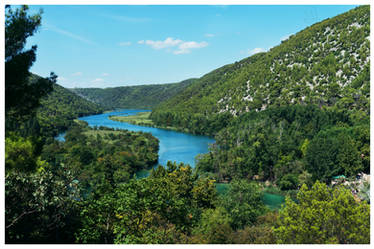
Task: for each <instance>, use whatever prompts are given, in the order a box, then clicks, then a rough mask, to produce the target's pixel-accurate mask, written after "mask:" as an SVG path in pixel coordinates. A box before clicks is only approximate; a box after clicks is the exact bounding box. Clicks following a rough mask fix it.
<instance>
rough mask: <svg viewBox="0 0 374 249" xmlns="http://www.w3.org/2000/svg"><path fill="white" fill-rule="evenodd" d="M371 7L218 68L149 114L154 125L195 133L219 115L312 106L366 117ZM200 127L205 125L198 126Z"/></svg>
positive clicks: (201, 131)
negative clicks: (293, 106)
mask: <svg viewBox="0 0 374 249" xmlns="http://www.w3.org/2000/svg"><path fill="white" fill-rule="evenodd" d="M369 20H370V7H369V6H361V7H357V8H355V9H353V10H351V11H349V12H346V13H344V14H341V15H339V16H336V17H334V18H330V19H327V20H324V21H322V22H320V23H316V24H314V25H312V26H311V27H308V28H306V29H304V30H302V31H300V32H298V33H297V34H295V35H292V36H290V37H289V38H288V39H287V40H286V41H283V42H282V43H281V44H280V45H279V46H276V47H273V48H272V49H270V50H269V51H268V52H266V53H258V54H255V55H253V56H251V57H249V58H246V59H243V60H241V61H239V62H235V63H233V64H229V65H226V66H223V67H221V68H218V69H216V70H214V71H212V72H210V73H208V74H206V75H204V76H203V77H201V78H199V79H197V80H196V81H194V82H193V84H191V85H190V86H189V87H187V88H186V89H185V90H184V91H182V92H180V93H179V94H177V95H176V96H174V97H173V98H171V99H169V100H167V101H165V102H164V103H162V104H161V105H160V106H158V107H157V108H156V109H154V111H153V112H152V115H151V118H152V119H153V121H154V122H156V124H158V125H174V126H179V127H183V128H187V129H189V130H190V131H191V132H194V133H200V134H201V133H202V134H214V133H215V132H216V131H218V130H219V129H220V128H222V127H221V126H217V128H214V127H212V128H211V129H209V128H207V127H208V126H214V125H212V123H213V122H215V121H216V120H217V117H218V116H220V115H221V114H225V115H227V114H230V115H231V116H232V117H235V116H240V115H242V114H243V113H246V112H249V111H252V110H256V111H260V110H265V109H267V108H268V107H271V106H282V105H293V104H316V105H319V106H336V107H339V108H345V109H347V110H352V109H355V110H361V111H363V112H365V113H366V114H368V113H369V94H370V84H369V79H370V38H369V36H370V26H369V25H370V23H369ZM199 123H204V125H197V124H199Z"/></svg>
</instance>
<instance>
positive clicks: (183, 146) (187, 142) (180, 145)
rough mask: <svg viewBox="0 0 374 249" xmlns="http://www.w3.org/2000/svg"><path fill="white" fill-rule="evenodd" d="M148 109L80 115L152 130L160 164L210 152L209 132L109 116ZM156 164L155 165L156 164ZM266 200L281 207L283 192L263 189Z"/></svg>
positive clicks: (221, 187) (96, 122)
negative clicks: (157, 126)
mask: <svg viewBox="0 0 374 249" xmlns="http://www.w3.org/2000/svg"><path fill="white" fill-rule="evenodd" d="M146 111H150V110H117V111H112V112H108V113H104V114H98V115H91V116H86V117H81V118H79V119H80V120H83V121H86V122H87V123H88V125H89V126H91V127H94V126H106V127H111V128H117V129H126V130H129V131H142V132H150V133H151V134H152V135H153V136H155V137H157V138H158V139H159V141H160V149H159V151H158V156H159V159H158V164H157V165H159V164H161V165H163V166H165V165H166V163H167V161H172V162H174V161H175V162H177V163H180V162H183V163H185V164H189V165H191V167H195V157H196V156H197V155H198V154H203V153H207V152H208V151H209V145H210V144H213V143H214V142H215V140H214V139H213V138H210V137H207V136H200V135H199V136H197V135H192V134H187V133H182V132H176V131H170V130H165V129H159V128H153V127H147V126H139V125H132V124H129V123H123V122H118V121H113V120H110V119H109V116H129V115H135V114H136V113H139V112H146ZM64 135H65V133H64V134H60V135H59V136H58V137H56V139H58V140H60V141H63V140H64ZM157 165H155V167H156V166H157ZM149 172H150V169H148V170H141V171H139V172H137V176H138V178H142V177H146V176H148V175H149ZM216 187H217V190H218V192H219V193H221V194H222V193H224V192H226V191H227V188H228V184H224V183H218V184H217V185H216ZM263 201H264V204H265V205H266V206H268V207H269V208H270V209H279V208H280V206H281V204H283V203H284V196H282V195H277V194H270V193H266V192H264V193H263Z"/></svg>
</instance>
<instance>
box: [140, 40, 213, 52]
mask: <svg viewBox="0 0 374 249" xmlns="http://www.w3.org/2000/svg"><path fill="white" fill-rule="evenodd" d="M138 43H139V44H146V45H148V46H150V47H152V48H153V49H156V50H160V49H164V48H173V47H176V48H177V49H176V50H174V51H173V54H188V53H190V52H191V49H195V48H203V47H206V46H208V43H207V42H205V41H203V42H195V41H182V40H180V39H174V38H172V37H168V38H166V39H165V40H164V41H152V40H146V41H144V40H140V41H138Z"/></svg>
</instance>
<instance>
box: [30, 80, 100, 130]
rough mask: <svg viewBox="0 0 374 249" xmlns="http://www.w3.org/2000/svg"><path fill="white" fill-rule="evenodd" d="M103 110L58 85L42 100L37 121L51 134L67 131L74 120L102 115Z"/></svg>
mask: <svg viewBox="0 0 374 249" xmlns="http://www.w3.org/2000/svg"><path fill="white" fill-rule="evenodd" d="M102 111H103V109H102V108H101V107H99V106H98V105H97V104H95V103H93V102H90V101H88V100H86V99H84V98H82V97H80V96H78V95H77V94H75V93H73V92H71V91H70V90H68V89H67V88H64V87H62V86H60V85H58V84H54V86H53V91H52V92H51V93H49V94H48V96H46V97H44V98H43V99H42V100H41V106H40V107H39V108H38V110H37V114H36V115H37V119H38V122H39V124H40V126H41V127H42V129H44V130H46V132H49V131H50V130H54V131H55V132H59V131H61V130H65V129H66V128H67V127H68V126H69V125H70V124H71V123H72V122H73V120H74V119H76V118H78V117H81V116H85V115H91V114H97V113H101V112H102Z"/></svg>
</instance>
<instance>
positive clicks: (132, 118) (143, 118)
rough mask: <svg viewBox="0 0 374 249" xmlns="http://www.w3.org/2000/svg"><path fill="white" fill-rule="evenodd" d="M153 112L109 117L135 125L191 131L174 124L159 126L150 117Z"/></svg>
mask: <svg viewBox="0 0 374 249" xmlns="http://www.w3.org/2000/svg"><path fill="white" fill-rule="evenodd" d="M150 114H151V112H138V113H136V114H135V115H128V116H115V115H113V116H109V117H108V118H109V119H110V120H113V121H117V122H123V123H129V124H133V125H140V126H147V127H153V128H158V129H165V130H170V131H178V132H184V133H190V132H189V130H188V129H181V128H177V127H173V126H159V125H156V124H155V123H154V122H153V121H152V119H150V118H149V116H150Z"/></svg>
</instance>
